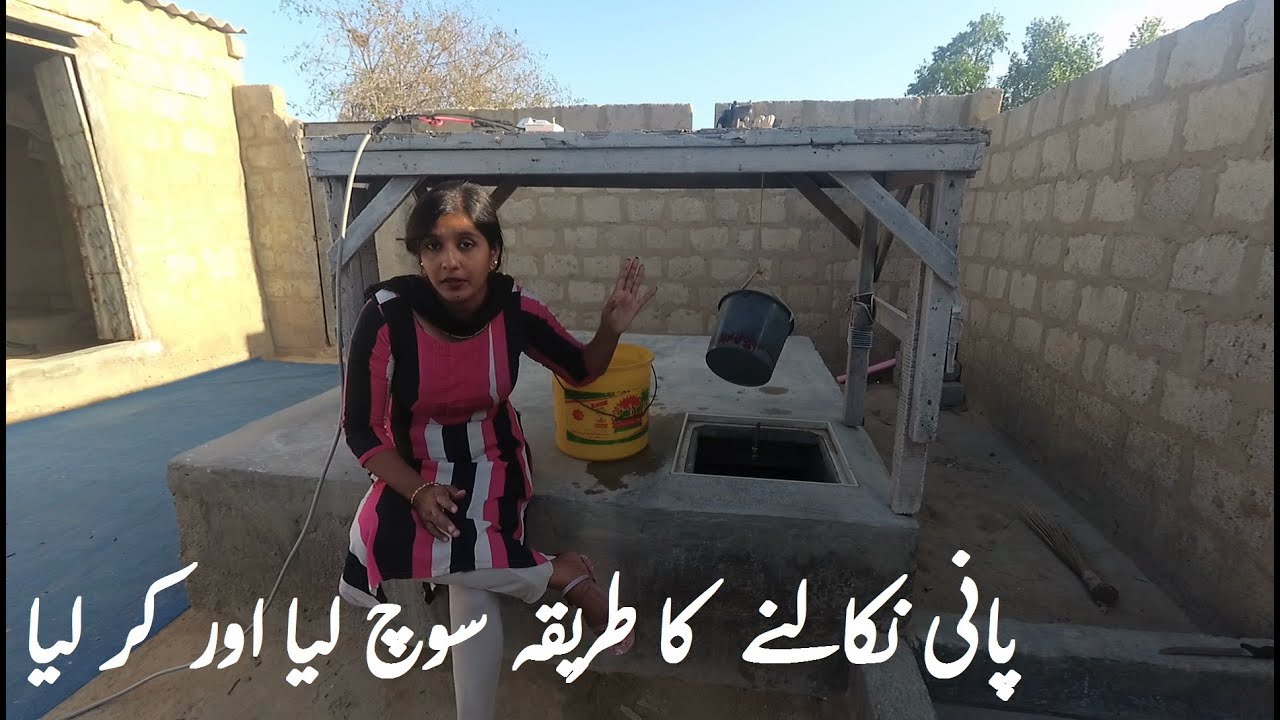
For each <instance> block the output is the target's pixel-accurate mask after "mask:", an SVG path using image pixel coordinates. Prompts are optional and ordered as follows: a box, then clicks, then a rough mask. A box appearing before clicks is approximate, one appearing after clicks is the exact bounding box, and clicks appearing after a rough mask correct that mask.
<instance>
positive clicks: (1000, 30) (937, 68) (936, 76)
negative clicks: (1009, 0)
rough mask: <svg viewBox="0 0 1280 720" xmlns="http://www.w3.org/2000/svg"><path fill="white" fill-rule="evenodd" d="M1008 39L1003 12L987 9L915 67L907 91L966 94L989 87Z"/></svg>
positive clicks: (933, 93)
mask: <svg viewBox="0 0 1280 720" xmlns="http://www.w3.org/2000/svg"><path fill="white" fill-rule="evenodd" d="M1008 40H1009V34H1008V33H1006V32H1005V31H1004V16H1003V15H1000V14H997V13H984V14H983V15H982V16H981V17H979V18H978V19H977V20H974V21H972V22H970V23H969V27H968V29H966V30H965V31H964V32H961V33H959V34H958V35H956V36H955V37H953V38H951V42H949V43H947V44H946V45H940V46H938V47H937V48H934V50H933V57H932V58H931V59H930V61H929V62H927V63H924V64H922V65H921V66H920V67H919V68H917V69H916V79H915V81H914V82H912V83H911V85H910V86H909V87H907V94H908V95H915V96H919V95H967V94H969V93H971V92H975V91H977V90H980V89H982V88H984V87H989V84H990V79H989V75H990V74H991V64H992V61H993V60H994V59H995V54H996V53H997V52H999V51H1003V50H1004V49H1005V43H1007V42H1008Z"/></svg>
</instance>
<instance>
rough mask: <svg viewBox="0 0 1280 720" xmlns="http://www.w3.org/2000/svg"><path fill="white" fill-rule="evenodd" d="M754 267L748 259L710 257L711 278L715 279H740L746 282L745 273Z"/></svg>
mask: <svg viewBox="0 0 1280 720" xmlns="http://www.w3.org/2000/svg"><path fill="white" fill-rule="evenodd" d="M754 267H755V263H753V262H752V261H750V260H746V259H740V258H712V259H711V278H712V279H713V280H717V281H722V282H723V281H726V280H741V281H742V282H746V280H747V275H748V273H750V272H751V271H752V269H753V268H754Z"/></svg>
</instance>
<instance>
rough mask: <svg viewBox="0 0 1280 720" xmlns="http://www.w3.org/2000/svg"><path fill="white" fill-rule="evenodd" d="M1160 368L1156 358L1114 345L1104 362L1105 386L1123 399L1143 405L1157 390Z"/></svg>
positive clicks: (1111, 392)
mask: <svg viewBox="0 0 1280 720" xmlns="http://www.w3.org/2000/svg"><path fill="white" fill-rule="evenodd" d="M1159 370H1160V367H1159V365H1157V364H1156V361H1155V360H1152V359H1150V358H1144V357H1142V356H1139V355H1134V354H1132V353H1129V352H1126V351H1125V350H1124V349H1123V348H1121V347H1120V346H1118V345H1112V346H1111V347H1110V348H1109V349H1108V350H1107V358H1106V360H1105V361H1104V362H1103V367H1102V383H1103V387H1104V388H1106V391H1107V392H1108V393H1109V394H1111V395H1114V396H1115V397H1117V398H1119V399H1121V400H1126V401H1128V402H1131V403H1133V404H1135V405H1141V404H1143V403H1144V402H1146V401H1147V399H1148V398H1150V397H1151V393H1152V391H1154V390H1155V385H1156V376H1157V374H1158V373H1159Z"/></svg>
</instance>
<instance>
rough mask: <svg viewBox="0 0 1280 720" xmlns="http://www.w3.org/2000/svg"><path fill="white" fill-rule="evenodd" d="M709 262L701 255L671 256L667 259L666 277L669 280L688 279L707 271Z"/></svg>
mask: <svg viewBox="0 0 1280 720" xmlns="http://www.w3.org/2000/svg"><path fill="white" fill-rule="evenodd" d="M706 269H707V262H706V260H703V259H702V258H700V257H684V258H671V259H670V260H668V261H667V272H666V275H665V277H666V278H667V279H669V280H688V279H690V278H695V277H699V276H701V275H703V274H704V273H706Z"/></svg>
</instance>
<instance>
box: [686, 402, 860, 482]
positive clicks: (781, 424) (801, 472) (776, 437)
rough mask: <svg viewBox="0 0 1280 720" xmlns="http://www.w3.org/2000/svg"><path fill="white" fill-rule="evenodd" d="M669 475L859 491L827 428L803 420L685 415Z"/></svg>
mask: <svg viewBox="0 0 1280 720" xmlns="http://www.w3.org/2000/svg"><path fill="white" fill-rule="evenodd" d="M673 470H674V471H675V472H677V473H682V474H688V475H710V476H715V477H728V478H753V479H760V480H784V481H790V482H816V483H827V484H837V485H839V484H848V485H857V482H856V481H854V479H853V475H852V473H850V472H849V463H848V462H847V461H846V460H845V457H844V453H843V452H842V451H841V449H840V446H839V444H838V443H837V442H836V440H835V436H834V433H833V432H832V428H831V426H830V425H829V424H828V423H825V422H813V421H805V420H778V419H776V418H751V417H719V416H705V415H687V416H686V417H685V424H684V429H683V430H682V431H681V433H680V442H679V445H678V447H677V452H676V463H675V467H674V468H673Z"/></svg>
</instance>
